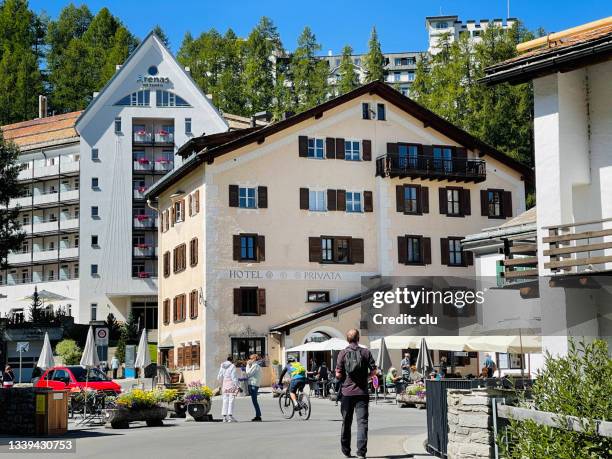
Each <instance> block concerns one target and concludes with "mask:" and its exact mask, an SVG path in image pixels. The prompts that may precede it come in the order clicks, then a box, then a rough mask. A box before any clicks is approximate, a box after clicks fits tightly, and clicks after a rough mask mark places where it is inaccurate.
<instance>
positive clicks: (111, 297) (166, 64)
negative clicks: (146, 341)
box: [0, 34, 228, 338]
mask: <svg viewBox="0 0 612 459" xmlns="http://www.w3.org/2000/svg"><path fill="white" fill-rule="evenodd" d="M227 129H228V126H227V123H226V121H225V120H224V119H223V117H222V116H221V115H220V114H219V113H218V112H217V110H216V109H215V108H214V107H213V106H212V104H211V102H210V101H209V99H208V98H207V97H206V96H205V95H204V94H203V93H202V92H201V90H200V89H199V88H198V87H197V85H196V84H195V82H194V81H193V80H192V79H191V77H190V76H189V74H188V72H186V71H185V69H183V68H182V67H181V66H180V65H179V64H178V62H177V61H176V60H175V58H174V57H173V56H172V54H171V53H170V51H169V50H168V49H167V48H166V47H165V46H164V45H163V44H162V43H161V41H160V40H159V39H158V38H157V37H156V36H155V35H154V34H149V35H148V36H147V37H146V38H145V39H144V40H143V41H142V43H141V44H140V45H139V46H138V48H137V49H136V50H135V51H134V52H133V53H132V55H130V56H129V57H128V59H127V60H126V61H125V63H124V64H123V65H122V66H120V67H119V66H118V69H117V71H116V73H115V75H114V76H113V77H112V78H111V80H110V81H109V82H108V83H107V84H106V86H105V87H104V88H102V89H101V90H100V92H99V93H97V94H95V95H94V98H93V100H92V102H91V103H90V105H89V106H88V107H87V109H86V110H84V111H83V112H75V113H69V114H66V115H58V116H52V117H47V118H41V119H38V120H33V121H28V122H25V123H18V124H16V125H11V126H4V127H2V130H3V132H4V134H5V137H6V138H7V139H10V140H14V141H15V142H16V143H17V144H18V146H19V147H20V148H21V151H22V155H21V157H20V162H22V164H23V166H22V167H23V169H22V171H21V173H20V176H19V179H20V182H21V183H22V185H23V190H24V191H23V196H22V197H20V198H18V199H15V200H13V201H11V203H10V205H11V206H15V205H19V206H20V207H21V209H22V212H21V213H20V219H21V223H22V225H23V229H24V231H25V232H26V233H27V239H26V243H25V244H24V246H23V247H22V248H21V249H20V250H18V251H17V252H15V253H12V254H11V255H10V256H9V260H8V261H9V267H8V269H7V270H6V271H4V272H3V273H2V274H1V278H0V279H1V280H2V284H3V285H2V286H1V287H0V290H1V293H2V294H3V295H2V296H6V298H2V296H0V309H1V310H2V312H3V313H4V312H8V310H10V309H14V308H15V307H16V306H17V305H23V306H24V307H26V308H27V301H23V298H24V297H25V296H27V295H31V294H32V292H33V290H34V285H37V286H38V289H39V290H41V289H46V290H49V291H51V292H54V293H58V294H61V295H63V296H64V297H66V298H67V299H66V300H65V301H64V302H63V303H62V304H61V305H60V304H57V305H55V306H65V305H67V304H69V305H70V312H71V314H72V315H73V316H74V317H75V321H76V322H78V323H87V322H89V321H90V320H105V319H106V317H107V315H108V314H109V313H113V314H114V315H115V317H116V318H117V319H118V320H125V319H127V317H128V315H129V314H130V312H132V313H134V314H135V316H136V317H137V318H138V319H139V324H140V326H141V327H146V328H147V329H150V330H155V329H156V328H157V317H158V313H157V253H158V251H157V230H158V226H159V222H158V218H157V214H156V212H155V211H154V210H153V209H151V208H150V207H147V205H146V201H145V199H144V196H145V193H146V192H147V190H148V189H149V188H150V187H151V186H153V184H155V183H156V182H157V181H158V180H159V179H160V178H161V177H163V176H164V175H165V174H167V173H169V172H170V171H172V170H173V169H174V168H175V167H176V166H178V164H176V161H177V160H178V161H179V163H180V157H176V156H175V152H176V150H177V148H178V146H179V145H182V144H183V143H185V142H187V141H188V140H189V139H191V138H193V137H195V136H196V135H201V134H202V133H206V134H213V133H217V132H224V131H227ZM23 131H26V133H27V135H29V137H28V138H31V139H33V140H26V137H25V134H23ZM47 282H48V283H47ZM51 282H53V283H51ZM151 336H152V337H153V338H155V336H156V334H155V333H153V334H152V335H151Z"/></svg>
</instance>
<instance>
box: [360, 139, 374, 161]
mask: <svg viewBox="0 0 612 459" xmlns="http://www.w3.org/2000/svg"><path fill="white" fill-rule="evenodd" d="M361 143H362V145H363V160H364V161H372V141H371V140H367V139H364V140H363V141H362V142H361Z"/></svg>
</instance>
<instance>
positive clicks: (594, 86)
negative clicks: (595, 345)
mask: <svg viewBox="0 0 612 459" xmlns="http://www.w3.org/2000/svg"><path fill="white" fill-rule="evenodd" d="M517 50H518V51H519V52H520V53H522V54H520V55H519V56H517V57H516V58H514V59H511V60H508V61H505V62H501V63H499V64H496V65H494V66H492V67H490V68H488V69H487V75H486V77H485V78H483V82H484V83H485V84H489V85H495V84H498V83H502V82H509V83H511V84H516V83H523V82H526V81H532V82H533V88H534V140H535V169H536V174H535V177H536V201H537V210H534V211H532V212H531V214H532V215H531V218H530V221H529V222H528V224H525V225H522V228H516V229H517V231H518V232H517V233H516V234H515V235H514V236H512V235H510V236H509V235H508V234H507V233H508V231H507V230H510V228H507V229H506V231H504V232H503V234H504V237H503V238H501V235H496V236H495V238H498V239H503V241H502V242H503V244H502V245H505V247H506V249H507V250H505V251H504V252H501V253H500V254H498V255H497V257H498V258H499V260H498V263H500V264H501V266H502V269H503V277H504V278H506V279H519V280H521V281H522V282H523V283H524V282H527V283H531V285H532V286H533V285H534V284H535V286H537V287H538V292H537V294H538V298H539V301H540V303H541V310H542V318H541V322H542V334H543V335H544V336H543V347H544V349H545V350H548V351H550V352H551V353H552V354H556V353H565V352H566V351H567V349H568V337H574V338H577V339H583V338H586V339H587V340H588V339H591V338H593V337H603V338H605V339H607V340H608V341H609V342H610V340H611V338H610V337H611V336H612V328H611V327H610V323H612V322H611V319H612V306H611V305H612V295H610V292H609V285H610V279H612V155H611V154H610V149H611V146H612V140H611V138H610V132H612V104H610V101H611V100H612V82H611V81H610V78H609V75H610V72H611V71H612V60H611V58H612V19H611V18H606V19H602V20H599V21H594V22H592V23H588V24H584V25H581V26H578V27H574V28H572V29H568V30H566V31H561V32H558V33H554V34H551V35H549V36H548V37H545V38H539V39H535V40H532V41H530V42H526V43H522V44H519V45H518V46H517ZM525 223H527V222H525ZM519 233H522V234H519ZM490 236H492V235H490ZM511 236H512V237H511ZM468 239H471V240H472V241H473V243H475V244H476V243H477V241H478V240H479V239H481V240H482V239H486V237H484V236H483V237H478V235H473V236H470V237H469V238H468ZM513 239H516V242H514V241H513ZM479 258H481V257H479V256H477V264H478V259H479ZM485 258H490V257H485ZM488 266H489V267H488V268H487V269H484V270H483V271H487V272H489V273H490V272H491V264H490V263H489V264H488ZM498 266H499V265H498ZM515 267H518V268H515Z"/></svg>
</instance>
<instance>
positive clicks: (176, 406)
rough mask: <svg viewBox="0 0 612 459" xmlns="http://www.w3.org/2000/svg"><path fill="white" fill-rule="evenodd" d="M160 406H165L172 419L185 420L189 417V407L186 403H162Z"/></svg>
mask: <svg viewBox="0 0 612 459" xmlns="http://www.w3.org/2000/svg"><path fill="white" fill-rule="evenodd" d="M159 406H163V407H164V408H166V409H167V410H168V413H169V414H170V417H171V418H184V417H187V415H186V413H187V406H186V405H185V403H184V402H180V401H174V402H161V403H160V404H159Z"/></svg>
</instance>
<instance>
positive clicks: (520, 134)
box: [410, 25, 533, 165]
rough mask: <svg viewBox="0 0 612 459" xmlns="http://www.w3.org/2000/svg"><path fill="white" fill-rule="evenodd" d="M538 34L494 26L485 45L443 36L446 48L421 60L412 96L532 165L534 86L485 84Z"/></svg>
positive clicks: (442, 44) (483, 37)
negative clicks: (492, 69)
mask: <svg viewBox="0 0 612 459" xmlns="http://www.w3.org/2000/svg"><path fill="white" fill-rule="evenodd" d="M532 36H533V35H532V34H530V33H529V32H527V31H526V30H525V29H524V28H523V27H522V26H519V25H515V26H514V27H513V28H511V29H508V30H503V29H501V28H499V27H489V28H488V29H487V30H486V31H485V32H484V33H483V34H482V35H481V37H482V40H481V42H480V43H477V44H473V43H471V42H470V41H469V40H468V37H467V36H465V35H464V36H461V37H460V38H459V40H456V41H451V39H450V37H449V36H448V35H447V34H446V35H442V36H440V39H439V40H440V41H439V48H440V51H439V52H438V53H437V54H435V55H433V56H426V57H425V58H423V59H421V60H419V62H418V63H417V69H416V75H415V81H414V84H413V85H412V87H411V90H410V93H411V97H412V98H414V99H415V100H416V101H417V102H419V103H420V104H422V105H424V106H425V107H427V108H429V109H430V110H432V111H434V112H435V113H437V114H438V115H440V116H441V117H443V118H445V119H446V120H448V121H450V122H451V123H453V124H456V125H457V126H459V127H461V128H463V129H465V130H466V131H468V132H469V133H471V134H472V135H474V136H475V137H478V138H479V139H481V140H483V141H484V142H486V143H488V144H490V145H492V146H493V147H495V148H497V149H499V150H500V151H503V152H504V153H506V154H508V155H510V156H512V157H513V158H515V159H517V160H519V161H521V162H523V163H524V164H527V165H531V164H532V151H533V144H532V129H533V127H532V126H533V123H532V121H533V120H532V110H533V101H532V93H531V86H530V85H529V84H521V85H516V86H511V85H509V84H507V83H506V84H500V85H496V86H493V87H486V86H483V85H480V84H479V83H478V80H479V79H480V78H482V77H483V76H484V74H485V73H484V70H485V68H486V67H488V66H490V65H492V64H494V63H496V62H499V61H502V60H505V59H509V58H511V57H514V56H515V55H516V44H517V43H519V42H521V41H524V40H528V39H530V38H531V37H532Z"/></svg>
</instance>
